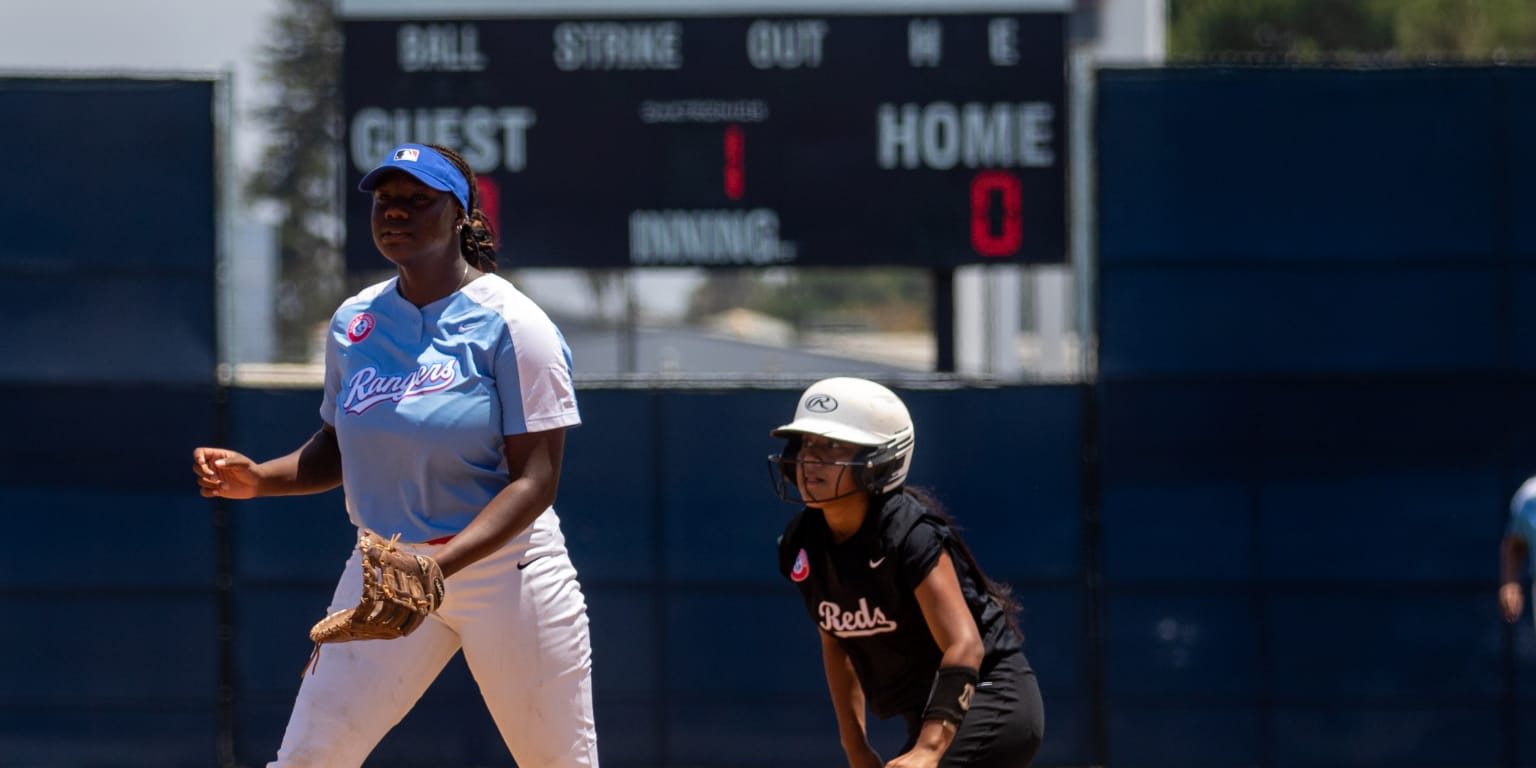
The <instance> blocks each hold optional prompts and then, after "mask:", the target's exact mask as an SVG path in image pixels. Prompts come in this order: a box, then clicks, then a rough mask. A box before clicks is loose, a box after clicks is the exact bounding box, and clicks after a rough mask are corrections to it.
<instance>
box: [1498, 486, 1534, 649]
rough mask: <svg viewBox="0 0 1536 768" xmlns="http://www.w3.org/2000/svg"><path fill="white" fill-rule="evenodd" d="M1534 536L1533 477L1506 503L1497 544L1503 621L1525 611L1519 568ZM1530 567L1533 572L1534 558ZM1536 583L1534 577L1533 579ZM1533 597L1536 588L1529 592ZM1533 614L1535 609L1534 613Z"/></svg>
mask: <svg viewBox="0 0 1536 768" xmlns="http://www.w3.org/2000/svg"><path fill="white" fill-rule="evenodd" d="M1533 538H1536V477H1531V478H1528V479H1527V480H1526V481H1525V482H1524V483H1522V484H1521V485H1520V489H1519V490H1517V491H1515V497H1514V498H1513V499H1511V500H1510V502H1509V522H1507V523H1506V524H1505V526H1504V541H1503V542H1502V544H1501V545H1500V547H1499V573H1500V577H1501V578H1500V582H1499V608H1500V610H1502V611H1503V613H1504V620H1505V621H1508V622H1509V623H1511V624H1513V623H1515V622H1517V621H1519V620H1520V613H1521V612H1522V611H1523V610H1525V593H1524V592H1523V591H1522V589H1521V586H1520V576H1521V573H1520V572H1521V570H1523V567H1524V566H1525V565H1526V564H1527V561H1529V560H1530V558H1529V555H1530V551H1531V541H1532V539H1533ZM1529 567H1530V568H1531V572H1532V574H1533V575H1536V561H1530V563H1529ZM1533 585H1536V579H1533ZM1531 599H1532V600H1536V588H1533V590H1532V592H1531ZM1533 614H1536V612H1533Z"/></svg>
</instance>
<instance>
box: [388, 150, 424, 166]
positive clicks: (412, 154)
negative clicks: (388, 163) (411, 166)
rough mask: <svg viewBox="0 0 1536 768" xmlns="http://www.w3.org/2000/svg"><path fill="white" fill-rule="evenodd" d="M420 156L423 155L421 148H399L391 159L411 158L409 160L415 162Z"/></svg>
mask: <svg viewBox="0 0 1536 768" xmlns="http://www.w3.org/2000/svg"><path fill="white" fill-rule="evenodd" d="M420 156H421V150H419V149H397V150H395V156H394V157H392V158H390V159H391V160H409V161H411V162H413V163H414V162H416V158H418V157H420Z"/></svg>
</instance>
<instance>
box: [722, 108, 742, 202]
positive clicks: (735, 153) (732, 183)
mask: <svg viewBox="0 0 1536 768" xmlns="http://www.w3.org/2000/svg"><path fill="white" fill-rule="evenodd" d="M746 156H747V134H746V132H745V131H743V130H741V126H739V125H727V126H726V127H725V196H726V197H729V198H730V199H732V200H740V199H741V196H742V194H743V193H745V192H746V191H747V168H746Z"/></svg>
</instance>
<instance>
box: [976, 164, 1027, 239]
mask: <svg viewBox="0 0 1536 768" xmlns="http://www.w3.org/2000/svg"><path fill="white" fill-rule="evenodd" d="M994 196H995V199H996V200H997V203H998V204H999V205H1000V206H1001V208H1002V214H1003V215H1002V218H1001V222H1000V223H1001V225H1002V226H1001V227H1000V228H999V229H998V230H994V228H993V226H992V210H993V209H992V206H993V204H994V203H993V200H994ZM999 230H1000V231H999ZM1023 244H1024V188H1023V186H1022V185H1021V184H1020V183H1019V179H1018V177H1017V176H1014V175H1013V174H1011V173H1008V172H1006V171H981V172H980V173H977V174H976V175H975V176H973V177H972V178H971V247H972V248H974V249H976V252H977V253H979V254H981V255H982V256H989V257H1000V256H1012V255H1013V254H1015V253H1017V252H1018V250H1019V246H1020V245H1023Z"/></svg>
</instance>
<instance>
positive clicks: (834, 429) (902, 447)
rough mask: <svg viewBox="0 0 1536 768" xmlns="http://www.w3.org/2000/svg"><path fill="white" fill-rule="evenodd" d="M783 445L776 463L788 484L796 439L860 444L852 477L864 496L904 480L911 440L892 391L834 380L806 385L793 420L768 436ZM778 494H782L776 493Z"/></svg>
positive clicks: (908, 419)
mask: <svg viewBox="0 0 1536 768" xmlns="http://www.w3.org/2000/svg"><path fill="white" fill-rule="evenodd" d="M769 434H771V435H772V436H773V437H782V438H785V439H787V440H788V441H789V443H788V444H787V445H786V446H785V448H784V452H783V453H782V454H780V455H779V456H778V457H771V458H777V462H776V463H777V464H778V465H779V471H780V472H782V473H785V475H786V477H787V478H788V479H791V480H792V479H793V478H792V477H789V473H791V472H792V471H793V467H792V466H789V465H790V464H792V463H793V462H794V461H795V453H797V452H798V451H799V447H800V445H799V443H800V441H799V440H798V439H797V438H798V437H799V436H800V435H818V436H821V437H825V438H827V439H829V440H836V441H838V442H842V443H848V444H850V445H861V446H864V447H865V449H864V450H862V451H860V452H859V454H858V456H857V458H856V459H855V461H854V462H853V464H854V465H855V468H856V469H857V474H856V475H855V477H856V478H857V479H858V480H859V482H860V485H861V486H862V487H863V488H864V489H865V490H867V491H869V492H870V493H884V492H886V491H889V490H892V489H895V488H899V487H901V485H902V484H903V483H905V482H906V481H907V471H908V470H909V469H911V467H912V450H913V448H914V447H915V444H916V435H915V432H914V429H913V426H912V416H911V414H909V413H907V406H906V405H904V404H903V403H902V402H901V398H899V397H897V396H896V393H895V392H892V391H891V390H889V389H886V388H885V387H883V386H881V385H880V384H876V383H875V382H873V381H869V380H868V379H856V378H851V377H846V376H838V377H834V378H830V379H822V380H821V381H818V382H816V383H815V384H812V385H811V386H810V387H808V388H807V389H806V390H805V393H804V394H802V395H801V396H800V404H799V406H798V407H796V408H795V420H794V421H791V422H790V423H788V424H785V425H784V426H782V427H778V428H777V429H774V430H773V431H772V432H770V433H769ZM781 495H783V494H782V493H781Z"/></svg>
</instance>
